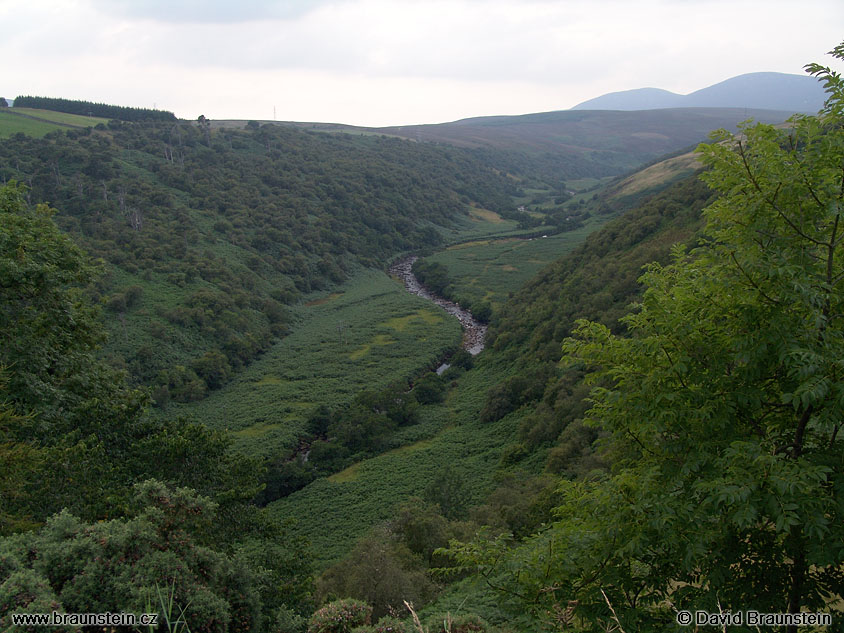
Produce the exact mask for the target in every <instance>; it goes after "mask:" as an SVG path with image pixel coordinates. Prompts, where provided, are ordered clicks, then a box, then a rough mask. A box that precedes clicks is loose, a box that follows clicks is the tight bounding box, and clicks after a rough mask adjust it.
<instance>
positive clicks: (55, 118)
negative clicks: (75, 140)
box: [12, 108, 108, 127]
mask: <svg viewBox="0 0 844 633" xmlns="http://www.w3.org/2000/svg"><path fill="white" fill-rule="evenodd" d="M12 111H13V112H18V113H20V114H25V115H27V116H31V117H36V118H38V119H43V120H45V121H50V122H52V123H58V124H61V125H71V126H73V127H94V126H95V125H97V124H98V123H108V119H106V118H103V117H96V116H83V115H80V114H68V113H66V112H55V111H53V110H38V109H36V108H12Z"/></svg>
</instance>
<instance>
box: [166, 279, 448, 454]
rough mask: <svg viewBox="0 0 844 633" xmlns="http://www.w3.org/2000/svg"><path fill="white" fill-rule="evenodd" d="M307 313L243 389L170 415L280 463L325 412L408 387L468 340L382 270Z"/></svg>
mask: <svg viewBox="0 0 844 633" xmlns="http://www.w3.org/2000/svg"><path fill="white" fill-rule="evenodd" d="M297 315H298V317H299V322H298V323H297V324H296V325H295V326H294V329H293V333H292V334H290V335H289V336H287V337H286V338H284V339H282V340H281V341H279V342H278V343H276V345H275V346H274V347H272V348H271V349H270V350H269V351H268V352H266V353H265V354H264V355H263V356H262V357H261V358H259V359H258V360H256V361H255V362H254V363H252V364H251V365H250V366H249V367H248V368H247V369H246V370H245V371H243V372H242V373H241V374H239V375H238V377H237V378H236V379H235V380H234V381H233V382H231V383H229V384H228V385H226V386H225V387H223V388H222V389H221V390H219V391H216V392H213V393H212V394H210V395H209V396H208V397H206V398H205V399H203V400H201V401H199V402H196V403H189V404H173V405H171V406H170V408H169V410H168V412H167V415H174V414H175V415H179V414H187V415H192V416H195V417H196V418H197V419H198V420H200V421H202V422H204V423H205V424H207V425H208V426H211V427H214V428H226V429H229V430H231V431H232V432H233V435H234V438H235V441H236V444H237V446H238V447H239V448H241V449H243V450H244V451H246V452H248V453H250V454H253V455H260V456H264V457H266V456H270V455H275V454H277V453H279V452H281V451H285V450H290V449H291V448H293V447H294V445H295V442H296V440H297V438H298V437H299V435H300V434H301V432H302V431H303V428H304V423H305V421H306V420H307V418H308V416H309V415H310V413H311V412H312V411H313V410H314V409H315V408H316V407H317V406H319V405H321V404H326V405H329V406H334V405H338V404H341V403H344V402H348V401H351V399H352V398H353V397H354V396H355V395H356V394H357V393H358V392H360V391H362V390H364V389H377V388H379V387H384V386H386V385H387V384H389V383H390V382H392V381H395V380H407V379H408V378H410V377H412V376H413V375H414V374H415V373H416V372H417V371H418V370H420V369H421V368H424V367H426V366H429V365H433V364H434V363H435V362H436V361H437V360H438V359H439V358H440V357H441V355H442V353H443V352H444V351H445V350H446V349H447V348H448V347H450V346H454V345H458V344H459V343H460V338H461V329H460V325H459V324H458V322H457V320H456V319H453V318H450V317H448V315H447V314H446V313H445V311H443V310H441V309H440V308H438V307H436V306H434V305H433V304H431V303H430V302H428V301H425V300H424V299H420V298H418V297H415V296H413V295H410V294H408V293H407V292H406V291H405V290H404V288H403V287H402V286H401V285H400V284H399V283H397V282H396V281H394V280H392V279H390V278H389V277H387V276H386V275H385V274H384V273H380V272H378V271H373V270H368V271H362V272H360V273H359V274H358V275H357V276H355V277H354V278H353V279H352V280H350V281H349V282H348V283H346V284H344V285H343V286H341V287H340V288H339V289H336V290H335V292H334V293H332V294H330V295H327V296H325V297H322V298H321V299H320V298H316V299H314V300H312V301H309V302H308V304H306V305H304V306H301V307H299V308H297Z"/></svg>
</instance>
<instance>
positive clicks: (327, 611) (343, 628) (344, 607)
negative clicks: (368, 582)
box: [308, 600, 372, 633]
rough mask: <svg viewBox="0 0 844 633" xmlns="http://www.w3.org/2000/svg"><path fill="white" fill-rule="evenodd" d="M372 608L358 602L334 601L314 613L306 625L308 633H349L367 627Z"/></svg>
mask: <svg viewBox="0 0 844 633" xmlns="http://www.w3.org/2000/svg"><path fill="white" fill-rule="evenodd" d="M371 617H372V607H370V606H369V605H368V604H366V603H365V602H361V601H359V600H336V601H335V602H331V603H329V604H327V605H325V606H324V607H322V608H321V609H319V610H318V611H316V612H315V613H314V614H313V616H311V620H310V622H309V623H308V633H351V630H352V629H354V628H355V627H358V626H363V625H367V624H369V622H370V618H371Z"/></svg>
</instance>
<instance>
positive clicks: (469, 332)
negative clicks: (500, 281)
mask: <svg viewBox="0 0 844 633" xmlns="http://www.w3.org/2000/svg"><path fill="white" fill-rule="evenodd" d="M417 259H419V258H418V257H416V256H411V257H403V258H401V259H399V260H397V261H395V262H394V263H393V264H392V266H390V269H389V272H390V274H391V275H395V276H396V277H398V278H399V279H401V280H402V281H403V282H404V287H405V288H406V289H407V291H408V292H410V293H412V294H415V295H417V296H419V297H422V298H423V299H427V300H428V301H432V302H434V303H436V304H437V305H438V306H440V307H441V308H443V309H444V310H445V311H446V312H448V313H449V314H450V315H452V316H454V317H456V318H457V320H458V321H460V325H462V326H463V349H465V350H466V351H467V352H469V353H470V354H471V355H472V356H475V355H477V354H480V353H481V351H482V350H483V349H484V338H485V337H486V329H487V326H486V325H484V324H483V323H480V322H479V321H477V320H476V319H475V317H473V316H472V313H471V312H469V311H468V310H467V309H466V308H461V307H460V304H457V303H454V302H453V301H448V300H447V299H443V298H442V297H439V296H437V295H435V294H434V293H432V292H431V291H430V290H428V289H427V288H425V286H423V285H422V284H421V283H420V282H419V280H418V279H417V278H416V276H415V275H414V274H413V271H412V270H411V268H412V266H413V262H415V261H416V260H417ZM443 367H445V368H446V369H447V368H448V365H444V366H443ZM443 367H440V369H438V370H437V373H442V371H445V370H444V369H443ZM440 370H442V371H440Z"/></svg>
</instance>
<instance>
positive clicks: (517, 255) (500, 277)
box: [426, 218, 610, 307]
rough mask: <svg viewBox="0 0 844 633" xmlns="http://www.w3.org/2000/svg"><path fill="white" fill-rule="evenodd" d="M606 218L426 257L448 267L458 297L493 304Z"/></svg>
mask: <svg viewBox="0 0 844 633" xmlns="http://www.w3.org/2000/svg"><path fill="white" fill-rule="evenodd" d="M608 219H610V218H591V219H590V220H589V221H588V222H587V223H586V224H584V226H582V227H581V228H579V229H577V230H574V231H569V232H567V233H560V234H557V235H549V236H548V237H544V238H543V237H540V238H535V239H532V240H524V239H500V240H477V241H474V242H467V243H464V244H456V245H454V246H451V247H450V248H448V249H446V250H444V251H441V252H439V253H436V254H435V255H432V256H430V257H427V258H426V260H428V261H435V262H439V263H441V264H443V265H444V266H446V267H447V268H448V274H449V277H451V278H452V279H453V280H454V282H455V286H456V291H457V292H456V294H457V296H458V297H463V298H465V299H468V300H469V301H477V300H486V301H489V302H490V303H491V304H492V305H493V307H495V306H497V305H500V304H501V303H503V302H504V301H506V300H507V297H508V295H509V293H511V292H515V291H516V290H518V289H519V288H520V287H521V286H522V285H523V284H524V283H525V282H526V281H527V280H528V279H530V278H531V277H533V276H534V275H536V274H537V273H538V272H539V271H540V270H542V269H543V268H544V267H545V266H547V265H548V264H550V263H551V262H553V261H555V260H556V259H558V258H560V257H561V256H563V255H565V254H566V253H568V252H569V251H571V250H572V249H573V248H575V247H576V246H578V245H579V244H580V243H581V242H582V241H583V240H584V239H585V238H586V236H587V235H588V234H589V233H591V232H592V231H594V230H596V229H598V228H600V227H601V226H603V224H604V222H606V221H607V220H608Z"/></svg>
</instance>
